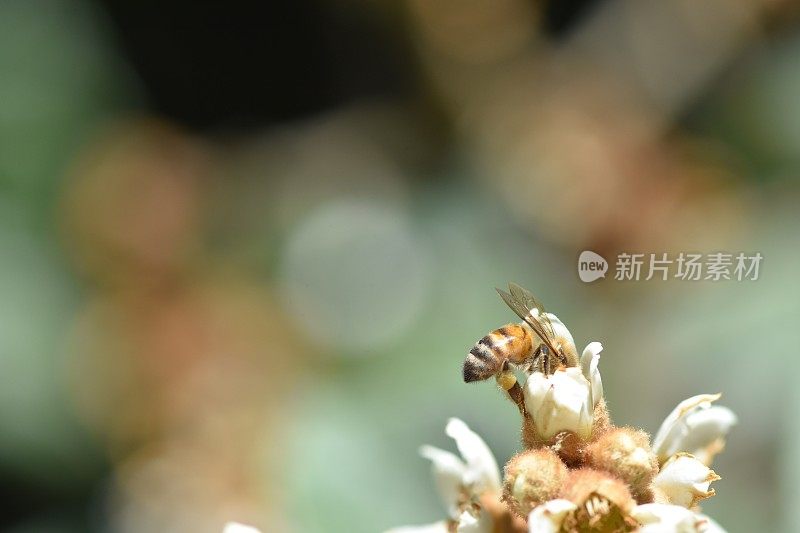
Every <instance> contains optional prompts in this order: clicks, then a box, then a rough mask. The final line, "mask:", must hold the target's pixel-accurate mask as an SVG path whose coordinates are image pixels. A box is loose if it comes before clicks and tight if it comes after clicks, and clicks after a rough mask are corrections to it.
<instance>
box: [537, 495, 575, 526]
mask: <svg viewBox="0 0 800 533" xmlns="http://www.w3.org/2000/svg"><path fill="white" fill-rule="evenodd" d="M577 508H578V506H577V505H575V504H574V503H572V502H571V501H569V500H550V501H548V502H545V503H543V504H541V505H539V506H537V507H536V508H535V509H534V510H533V511H531V514H529V515H528V531H529V532H530V533H558V532H559V531H561V526H562V524H563V523H564V519H565V518H566V517H567V515H568V514H569V513H571V512H573V511H575V510H576V509H577Z"/></svg>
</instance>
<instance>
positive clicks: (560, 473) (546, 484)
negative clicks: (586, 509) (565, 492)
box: [503, 448, 569, 517]
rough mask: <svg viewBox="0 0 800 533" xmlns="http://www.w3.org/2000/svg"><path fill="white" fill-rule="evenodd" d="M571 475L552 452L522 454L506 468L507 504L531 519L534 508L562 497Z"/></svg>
mask: <svg viewBox="0 0 800 533" xmlns="http://www.w3.org/2000/svg"><path fill="white" fill-rule="evenodd" d="M568 474H569V471H568V470H567V467H566V465H565V464H564V463H563V462H562V461H561V459H559V458H558V455H557V454H556V453H555V452H554V451H552V450H550V449H549V448H541V449H538V450H528V451H525V452H522V453H519V454H517V455H515V456H514V457H512V458H511V460H510V461H509V462H508V463H507V464H506V466H505V479H504V481H503V500H504V501H505V502H506V503H507V504H508V506H509V508H510V509H511V510H512V511H514V512H515V513H517V514H518V515H519V516H522V517H527V516H528V513H530V512H531V511H532V510H533V508H534V507H536V506H537V505H539V504H540V503H542V502H545V501H547V500H551V499H553V498H556V497H557V496H558V494H559V492H560V491H561V487H562V485H563V484H564V481H565V480H566V479H567V476H568Z"/></svg>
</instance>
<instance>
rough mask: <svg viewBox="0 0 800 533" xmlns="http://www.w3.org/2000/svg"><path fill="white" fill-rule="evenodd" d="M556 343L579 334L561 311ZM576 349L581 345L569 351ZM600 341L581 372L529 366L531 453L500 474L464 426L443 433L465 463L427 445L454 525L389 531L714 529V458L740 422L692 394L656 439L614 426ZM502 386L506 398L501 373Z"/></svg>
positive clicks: (525, 435)
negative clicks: (707, 505) (707, 511)
mask: <svg viewBox="0 0 800 533" xmlns="http://www.w3.org/2000/svg"><path fill="white" fill-rule="evenodd" d="M550 318H551V322H552V323H553V326H554V328H556V329H557V330H559V331H557V335H559V336H560V337H561V338H562V339H566V342H573V344H574V341H572V335H571V334H570V333H569V331H568V330H567V329H566V327H564V326H563V323H561V321H559V320H558V318H557V317H555V316H554V315H550ZM567 349H572V351H573V352H574V353H577V351H575V348H574V346H571V347H567ZM602 349H603V347H602V345H601V344H600V343H599V342H592V343H590V344H589V345H588V346H587V347H586V349H584V351H583V353H582V355H581V356H580V358H579V362H578V364H577V365H576V366H561V367H560V368H558V369H556V370H555V371H554V372H553V373H552V374H545V373H543V372H541V371H537V370H528V371H527V373H526V379H525V382H524V383H523V384H522V404H521V405H519V404H520V398H519V395H517V396H516V397H514V396H513V395H512V394H510V393H509V392H506V394H508V395H509V397H510V398H511V399H512V400H513V401H515V403H517V404H518V406H519V407H520V413H521V414H522V444H523V447H524V450H523V451H522V452H520V453H518V454H517V455H515V456H514V457H512V458H511V459H510V460H509V461H508V463H506V465H505V468H504V470H503V476H502V481H501V476H500V470H499V469H498V466H497V462H496V461H495V458H494V456H493V455H492V453H491V452H490V451H489V449H488V447H487V446H486V444H485V443H484V441H483V440H482V439H481V438H480V437H478V435H477V434H475V433H474V432H473V431H471V430H470V429H469V428H468V427H467V425H466V424H465V423H464V422H462V421H461V420H458V419H451V420H450V421H449V422H448V423H447V426H446V430H445V431H446V433H447V435H449V436H450V437H452V438H453V439H454V440H455V442H456V446H457V448H458V450H459V452H460V454H461V458H459V457H457V456H456V455H454V454H452V453H450V452H448V451H445V450H440V449H438V448H433V447H430V446H423V447H422V448H421V449H420V454H421V455H422V456H423V457H425V458H427V459H429V460H430V461H431V465H432V471H433V476H434V479H435V481H436V486H437V489H438V492H439V494H440V496H441V499H442V502H443V504H444V507H445V509H446V511H447V516H448V517H447V518H446V519H444V520H442V521H439V522H436V523H433V524H428V525H423V526H408V527H401V528H397V529H393V530H391V533H420V532H442V533H444V532H453V531H456V532H527V531H529V532H531V533H534V532H535V533H566V532H598V533H617V532H620V533H621V532H628V531H641V532H643V533H656V532H663V533H672V532H674V533H678V532H680V533H695V532H696V533H714V532H720V531H723V530H722V528H721V527H720V526H719V525H718V524H716V523H715V522H714V521H712V520H711V519H710V518H708V517H707V516H705V515H703V514H701V513H700V510H699V507H698V502H700V501H701V500H703V499H705V498H709V497H711V496H713V495H714V489H713V488H711V486H710V485H711V483H712V482H714V481H716V480H718V479H719V476H717V474H716V473H715V472H714V471H713V470H711V469H710V464H711V461H712V460H713V458H714V456H715V455H716V454H717V453H719V452H720V451H721V450H722V448H723V447H724V444H725V437H726V435H727V433H728V431H729V430H730V428H731V427H732V426H733V425H734V424H735V423H736V417H735V415H734V414H733V413H732V412H731V411H730V410H729V409H727V408H725V407H720V406H715V405H713V402H715V401H716V400H717V399H718V398H719V394H702V395H699V396H694V397H692V398H689V399H687V400H685V401H683V402H681V403H680V404H678V406H677V407H676V408H675V409H674V410H673V411H672V412H671V413H670V414H669V416H667V418H666V419H665V420H664V423H663V424H662V425H661V428H660V429H659V430H658V433H657V434H656V436H655V438H654V439H653V441H652V444H651V441H650V437H649V435H648V434H647V433H645V432H644V431H641V430H638V429H635V428H631V427H617V426H615V425H614V424H612V423H611V420H610V417H609V413H608V409H607V407H606V403H605V399H604V397H603V383H602V379H601V377H600V371H599V365H598V363H599V359H600V352H601V351H602ZM498 382H499V383H500V384H501V390H504V391H508V387H504V386H503V382H502V381H501V380H500V377H498Z"/></svg>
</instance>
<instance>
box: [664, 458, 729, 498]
mask: <svg viewBox="0 0 800 533" xmlns="http://www.w3.org/2000/svg"><path fill="white" fill-rule="evenodd" d="M718 479H719V476H718V475H717V474H716V473H715V472H714V471H713V470H711V469H710V468H708V467H707V466H706V465H704V464H703V463H702V462H700V461H698V460H697V459H695V458H694V457H693V456H692V455H689V454H688V453H677V454H675V455H674V456H672V457H671V458H670V459H669V460H668V461H667V462H666V463H664V466H663V467H662V468H661V471H660V472H659V473H658V475H657V476H656V477H655V479H654V480H653V485H654V486H655V487H656V488H657V489H659V490H661V492H662V493H663V494H664V495H665V496H666V497H667V498H669V502H670V503H673V504H675V505H682V506H683V507H687V508H691V507H693V506H694V505H695V504H697V502H698V501H700V500H702V499H704V498H710V497H711V496H713V495H714V489H711V488H709V486H710V485H711V482H712V481H716V480H718Z"/></svg>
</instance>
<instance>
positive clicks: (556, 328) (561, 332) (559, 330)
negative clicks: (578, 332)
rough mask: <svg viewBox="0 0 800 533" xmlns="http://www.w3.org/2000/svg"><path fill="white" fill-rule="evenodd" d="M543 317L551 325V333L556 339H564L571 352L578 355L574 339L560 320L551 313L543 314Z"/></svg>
mask: <svg viewBox="0 0 800 533" xmlns="http://www.w3.org/2000/svg"><path fill="white" fill-rule="evenodd" d="M544 316H546V317H547V318H549V319H550V323H551V324H552V325H553V333H555V334H556V337H563V338H564V339H566V340H567V341H568V342H569V344H570V345H571V348H572V352H573V353H578V349H577V348H576V347H575V339H573V338H572V333H570V332H569V330H568V329H567V326H565V325H564V323H563V322H561V319H559V318H558V317H557V316H556V315H554V314H553V313H545V314H544Z"/></svg>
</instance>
